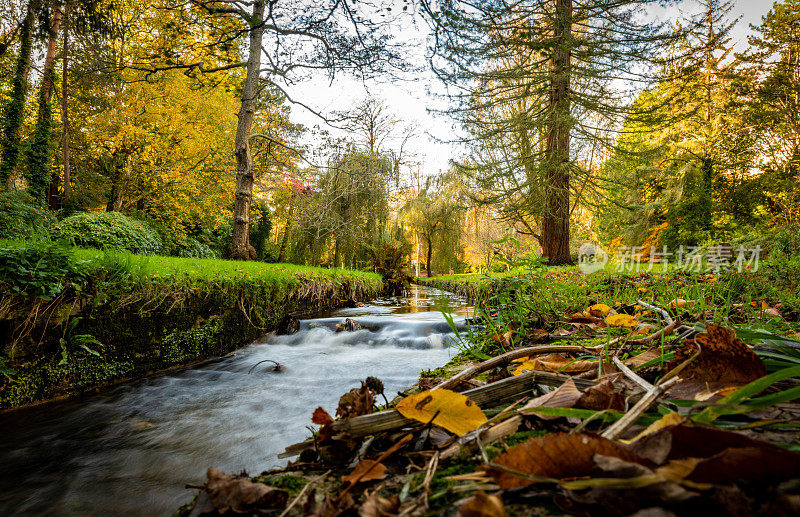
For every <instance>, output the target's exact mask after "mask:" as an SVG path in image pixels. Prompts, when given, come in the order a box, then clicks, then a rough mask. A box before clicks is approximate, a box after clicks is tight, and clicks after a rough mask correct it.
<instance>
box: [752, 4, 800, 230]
mask: <svg viewBox="0 0 800 517" xmlns="http://www.w3.org/2000/svg"><path fill="white" fill-rule="evenodd" d="M753 29H754V34H753V35H752V36H750V38H749V43H750V47H749V49H748V50H747V51H746V52H745V53H743V54H742V55H740V56H738V57H739V59H740V60H741V62H742V63H743V66H744V67H745V69H746V70H747V72H748V79H749V80H748V81H747V82H746V83H744V86H746V91H745V93H746V95H747V98H748V101H747V106H748V108H749V109H748V110H747V123H748V124H749V126H750V127H752V128H753V131H754V133H755V135H756V139H755V141H756V144H755V146H754V147H756V149H757V152H758V153H759V155H760V156H761V157H762V159H763V161H764V168H765V169H766V171H767V174H768V176H769V177H768V179H767V180H766V181H765V182H764V187H765V190H766V191H767V198H768V203H767V205H768V206H769V210H770V212H771V213H772V214H774V215H775V216H777V219H778V221H779V222H781V223H791V224H795V225H797V224H800V189H798V182H800V1H798V0H783V1H781V2H775V4H774V5H773V7H772V9H771V10H770V11H769V12H768V13H767V14H766V15H765V16H764V18H763V20H762V23H761V24H760V25H759V26H757V27H753Z"/></svg>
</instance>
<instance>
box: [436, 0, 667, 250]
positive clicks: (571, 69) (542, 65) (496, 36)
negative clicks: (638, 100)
mask: <svg viewBox="0 0 800 517" xmlns="http://www.w3.org/2000/svg"><path fill="white" fill-rule="evenodd" d="M653 3H655V2H650V1H646V0H638V1H637V0H630V1H621V0H593V1H590V2H581V3H575V4H573V1H572V0H550V1H546V2H540V1H536V2H534V1H531V2H527V1H523V2H506V1H504V0H490V1H488V2H482V3H480V4H474V3H470V2H461V1H457V0H448V1H444V2H440V3H439V4H437V5H436V6H433V5H432V4H426V6H427V8H428V14H429V15H430V18H431V19H432V20H433V27H434V30H435V38H434V45H433V46H434V49H433V51H434V52H433V57H432V65H433V66H434V69H435V70H436V71H437V73H438V75H439V77H441V78H442V79H443V80H444V81H445V82H446V83H447V84H450V85H453V86H455V87H456V88H455V89H454V90H453V91H454V92H455V93H453V94H452V97H453V99H454V100H455V101H456V102H457V107H456V108H454V109H452V110H451V111H450V113H451V114H452V115H454V116H455V117H456V118H457V119H458V120H460V121H461V122H463V124H464V126H465V127H466V128H467V130H468V133H467V136H466V137H464V138H463V141H464V142H466V143H468V144H469V145H470V146H472V147H473V149H476V150H477V152H478V153H480V152H481V151H482V150H484V149H486V148H489V149H493V150H494V152H495V154H496V155H497V157H490V159H488V160H487V159H486V154H485V153H484V156H482V157H481V159H476V160H474V163H476V164H479V165H480V167H479V168H476V169H475V170H474V171H472V172H473V174H475V175H478V176H482V177H483V178H485V184H487V185H489V184H492V183H497V182H500V181H505V182H506V184H507V185H508V187H509V189H508V191H507V192H506V194H510V195H506V196H505V197H507V198H509V200H511V201H513V202H514V203H515V205H514V209H513V210H512V211H511V214H510V215H512V216H513V217H517V219H519V216H520V215H521V216H522V217H527V218H529V219H528V220H529V221H530V219H536V220H537V221H536V224H530V222H529V224H528V227H527V228H525V227H523V228H518V229H519V230H520V231H521V232H525V233H530V234H534V235H535V236H536V237H537V239H538V240H539V242H540V244H541V247H542V253H543V255H544V256H546V257H548V261H549V263H550V264H565V263H569V262H570V261H571V259H570V253H569V238H570V229H569V216H570V211H571V205H570V199H571V192H573V194H574V191H576V190H577V189H576V187H578V186H579V185H580V184H582V183H584V182H587V181H591V178H590V177H589V176H588V174H587V171H586V169H585V168H584V167H581V166H580V162H581V158H584V159H585V157H584V156H581V155H582V153H585V150H586V148H587V147H588V146H590V145H591V143H593V142H595V141H598V140H600V141H601V143H602V144H603V145H605V146H608V145H611V139H608V138H607V137H606V136H605V135H602V136H598V131H597V129H598V128H602V127H606V126H609V125H611V126H613V125H615V124H619V122H620V118H621V116H622V115H624V114H626V113H629V108H630V104H631V101H632V100H633V95H634V93H635V92H636V91H638V90H639V89H640V88H641V87H642V86H643V85H645V84H649V83H650V82H652V81H653V80H655V78H654V77H653V74H652V71H653V70H658V69H660V67H658V66H654V65H655V64H657V63H660V62H661V60H662V58H663V54H662V52H661V51H662V49H663V46H664V44H665V43H666V42H667V41H668V40H669V39H670V38H671V37H672V33H671V28H669V27H667V26H666V25H664V24H661V23H653V22H652V21H649V20H648V19H647V16H646V13H645V12H644V11H645V9H646V8H647V6H648V5H649V4H653ZM498 141H508V142H509V143H510V145H508V146H506V149H505V150H500V149H498V148H497V146H496V145H495V142H498ZM504 153H505V155H504ZM511 176H513V178H512V179H510V180H508V178H509V177H511ZM580 186H582V185H580ZM572 197H573V198H574V195H573V196H572ZM511 222H516V221H511Z"/></svg>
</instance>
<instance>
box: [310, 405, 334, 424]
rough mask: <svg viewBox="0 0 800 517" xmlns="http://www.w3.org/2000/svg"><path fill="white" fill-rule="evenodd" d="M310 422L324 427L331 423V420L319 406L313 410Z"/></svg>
mask: <svg viewBox="0 0 800 517" xmlns="http://www.w3.org/2000/svg"><path fill="white" fill-rule="evenodd" d="M311 422H312V423H314V424H317V425H325V424H330V423H331V422H333V418H331V416H330V415H329V414H328V412H327V411H325V410H324V409H322V406H319V407H318V408H317V409H315V410H314V414H312V415H311Z"/></svg>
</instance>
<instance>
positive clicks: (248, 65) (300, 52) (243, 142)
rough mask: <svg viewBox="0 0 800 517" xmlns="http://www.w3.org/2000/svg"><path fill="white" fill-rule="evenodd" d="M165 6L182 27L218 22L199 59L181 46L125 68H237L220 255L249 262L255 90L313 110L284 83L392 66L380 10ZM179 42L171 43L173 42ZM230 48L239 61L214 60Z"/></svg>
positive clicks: (338, 3)
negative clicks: (230, 183) (229, 236)
mask: <svg viewBox="0 0 800 517" xmlns="http://www.w3.org/2000/svg"><path fill="white" fill-rule="evenodd" d="M165 6H166V7H167V9H168V10H169V11H170V12H172V13H173V14H174V15H175V16H176V17H177V20H176V22H177V23H178V24H180V25H182V26H191V25H192V24H194V23H196V22H197V20H201V19H202V20H203V21H204V23H207V22H208V18H209V17H210V18H211V25H212V26H214V25H215V22H214V20H215V19H216V20H219V22H218V24H216V26H217V30H216V31H211V33H209V37H208V40H207V43H205V44H204V45H203V48H206V49H208V52H209V56H208V57H207V58H200V59H198V58H197V57H196V54H190V55H187V54H186V53H184V52H183V49H181V48H177V47H176V48H173V49H170V52H168V55H167V56H166V57H167V59H166V60H164V61H158V60H156V59H153V58H152V56H148V57H146V58H143V60H142V62H140V63H135V64H132V66H133V67H136V68H139V69H141V70H142V71H143V72H145V74H146V75H152V74H153V73H157V72H159V71H162V70H167V69H176V68H179V69H184V70H186V71H187V73H191V74H209V73H221V72H227V73H233V74H236V73H238V72H237V70H239V69H245V74H244V80H243V85H242V89H241V106H240V109H239V113H238V124H237V127H236V139H235V143H234V155H235V158H236V191H235V194H236V195H235V204H234V209H233V240H232V242H231V245H230V247H229V249H228V253H227V255H228V256H229V257H230V258H233V259H249V258H254V256H253V255H254V254H253V247H252V246H250V242H249V226H250V215H249V214H250V204H251V201H252V197H253V184H254V181H255V175H254V172H253V166H252V157H251V155H250V145H251V144H250V140H251V138H252V135H251V128H252V125H253V119H254V115H255V112H256V106H257V98H258V95H259V92H260V91H261V90H262V88H264V87H265V86H266V85H269V86H271V87H274V88H277V89H279V90H280V91H282V92H283V93H284V95H285V96H286V98H287V99H288V100H289V101H290V102H292V103H296V104H299V105H302V106H304V107H306V108H309V109H311V110H312V111H314V110H313V108H312V107H310V106H309V105H308V103H307V102H304V100H303V99H297V98H295V97H294V95H292V92H291V89H292V84H294V83H296V82H299V81H303V80H305V79H307V78H309V77H311V76H312V75H315V74H319V72H320V71H322V72H324V73H327V74H328V76H329V77H330V79H333V77H334V76H335V75H336V74H338V73H340V72H351V73H354V74H356V75H358V76H362V77H363V76H367V75H369V74H371V73H374V72H376V71H379V70H381V69H383V68H384V67H385V66H387V65H388V66H391V65H392V64H394V63H400V59H399V57H398V56H399V54H398V53H397V52H395V51H394V49H393V47H392V46H391V44H390V41H389V35H388V32H389V23H388V21H387V16H385V15H386V14H387V11H391V10H390V9H387V10H384V9H383V8H382V7H379V6H374V5H371V4H370V3H368V2H353V3H350V2H345V1H343V0H324V1H311V0H304V1H300V2H292V3H289V2H278V1H265V0H253V1H249V2H247V1H238V0H185V1H183V2H177V3H176V2H166V3H165ZM178 43H179V42H178ZM230 47H238V48H240V49H241V50H242V53H243V54H244V55H245V56H246V58H243V59H241V60H240V61H230V62H220V61H219V60H217V59H214V56H213V54H214V49H217V48H230Z"/></svg>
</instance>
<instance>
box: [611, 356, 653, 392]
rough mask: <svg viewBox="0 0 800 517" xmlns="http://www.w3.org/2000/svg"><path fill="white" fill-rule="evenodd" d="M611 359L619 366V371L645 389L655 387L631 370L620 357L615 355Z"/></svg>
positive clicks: (648, 389)
mask: <svg viewBox="0 0 800 517" xmlns="http://www.w3.org/2000/svg"><path fill="white" fill-rule="evenodd" d="M611 360H612V361H614V364H615V365H616V367H617V368H619V371H621V372H622V373H623V374H625V376H626V377H627V378H629V379H630V380H632V381H633V382H635V383H636V384H638V385H639V386H641V387H642V388H643V389H644V390H645V391H650V390H652V389H653V385H652V384H650V383H649V382H647V381H646V380H644V379H642V378H641V377H639V376H638V375H636V373H635V372H634V371H633V370H631V369H630V368H628V367H627V366H626V365H625V363H623V362H622V361H621V360H620V358H619V357H617V356H614V357H612V358H611Z"/></svg>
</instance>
